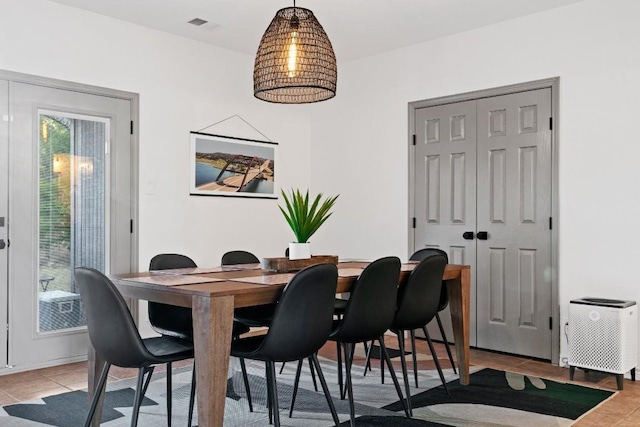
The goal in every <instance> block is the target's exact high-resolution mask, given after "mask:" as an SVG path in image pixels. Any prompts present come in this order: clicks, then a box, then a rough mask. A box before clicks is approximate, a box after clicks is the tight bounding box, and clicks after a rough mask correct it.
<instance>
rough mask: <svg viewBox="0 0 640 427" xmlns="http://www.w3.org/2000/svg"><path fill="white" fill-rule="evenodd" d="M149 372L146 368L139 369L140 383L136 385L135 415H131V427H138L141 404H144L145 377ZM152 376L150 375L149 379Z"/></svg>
mask: <svg viewBox="0 0 640 427" xmlns="http://www.w3.org/2000/svg"><path fill="white" fill-rule="evenodd" d="M146 372H147V369H146V368H139V369H138V383H137V384H136V395H135V397H134V398H133V413H132V415H131V427H137V425H138V415H139V413H140V404H141V403H142V399H143V398H144V393H143V392H144V383H143V381H144V376H145V373H146ZM150 377H151V374H149V378H150Z"/></svg>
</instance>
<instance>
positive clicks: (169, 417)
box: [145, 362, 173, 427]
mask: <svg viewBox="0 0 640 427" xmlns="http://www.w3.org/2000/svg"><path fill="white" fill-rule="evenodd" d="M172 376H173V375H172V374H171V362H168V363H167V427H171V409H172V408H171V401H172V400H173V399H172V398H171V389H172V385H171V377H172ZM149 377H151V375H149ZM145 391H146V388H145Z"/></svg>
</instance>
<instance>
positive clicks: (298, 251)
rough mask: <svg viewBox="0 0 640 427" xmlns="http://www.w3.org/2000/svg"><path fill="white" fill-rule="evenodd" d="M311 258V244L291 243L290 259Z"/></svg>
mask: <svg viewBox="0 0 640 427" xmlns="http://www.w3.org/2000/svg"><path fill="white" fill-rule="evenodd" d="M309 258H311V243H308V242H307V243H293V242H292V243H289V259H309Z"/></svg>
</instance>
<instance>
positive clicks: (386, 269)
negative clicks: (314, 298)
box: [291, 257, 409, 427]
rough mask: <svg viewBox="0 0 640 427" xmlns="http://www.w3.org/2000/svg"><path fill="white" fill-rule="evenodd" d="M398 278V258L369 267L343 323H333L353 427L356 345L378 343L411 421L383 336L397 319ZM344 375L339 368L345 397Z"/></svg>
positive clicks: (355, 288)
mask: <svg viewBox="0 0 640 427" xmlns="http://www.w3.org/2000/svg"><path fill="white" fill-rule="evenodd" d="M399 277H400V259H399V258H397V257H385V258H380V259H378V260H376V261H373V262H372V263H370V264H369V265H368V266H367V267H366V268H365V269H364V270H363V271H362V273H361V274H360V276H359V277H358V279H357V280H356V282H355V283H354V285H353V286H352V288H351V295H350V297H349V300H348V303H347V307H346V309H345V312H344V315H343V317H342V319H341V320H334V329H333V331H332V332H331V334H330V335H329V340H331V341H335V342H336V346H342V347H343V348H344V355H345V367H346V369H345V376H346V379H345V384H344V389H345V390H346V394H347V395H348V398H349V413H350V423H351V426H352V427H353V426H355V407H354V398H353V386H352V376H351V366H352V362H353V356H354V351H353V349H354V346H355V344H356V343H360V342H365V341H375V340H377V341H378V343H379V345H380V351H381V353H382V355H383V357H384V360H385V362H386V363H387V367H388V368H389V372H390V374H391V378H392V380H393V384H394V386H395V388H396V392H397V393H398V397H399V399H400V402H401V403H402V406H403V408H404V411H405V414H406V415H407V417H409V410H408V407H407V406H406V403H405V400H404V397H403V396H402V390H401V388H400V384H399V383H398V378H397V377H396V374H395V371H394V369H393V365H392V364H391V359H390V358H389V353H388V352H387V348H386V346H385V344H384V336H383V334H384V333H385V331H386V330H387V329H389V327H390V326H391V322H392V321H393V318H394V315H395V311H396V298H397V295H398V292H397V289H398V280H399ZM338 363H340V362H338ZM341 372H342V368H340V370H339V373H338V381H339V383H340V384H339V385H340V390H341V393H342V390H343V385H342V381H341V380H342V378H341V377H342V375H341ZM299 380H300V378H299V375H296V379H295V382H294V392H293V393H294V395H293V396H294V398H292V401H291V408H293V405H294V403H295V393H296V389H297V387H298V382H299Z"/></svg>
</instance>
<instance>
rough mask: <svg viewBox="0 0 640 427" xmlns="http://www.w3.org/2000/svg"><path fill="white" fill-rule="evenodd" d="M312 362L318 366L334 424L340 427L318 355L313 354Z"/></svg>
mask: <svg viewBox="0 0 640 427" xmlns="http://www.w3.org/2000/svg"><path fill="white" fill-rule="evenodd" d="M311 361H312V362H313V364H314V365H315V366H316V372H318V378H319V379H320V385H321V386H322V391H323V392H324V397H325V398H326V399H327V404H328V405H329V410H330V411H331V416H332V417H333V422H334V423H336V427H338V426H339V425H340V419H339V418H338V414H337V412H336V407H335V406H334V405H333V399H331V394H330V393H329V388H328V387H327V382H326V381H325V379H324V374H323V373H322V369H321V368H320V362H318V355H317V354H316V353H313V354H312V355H311Z"/></svg>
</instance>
